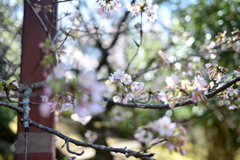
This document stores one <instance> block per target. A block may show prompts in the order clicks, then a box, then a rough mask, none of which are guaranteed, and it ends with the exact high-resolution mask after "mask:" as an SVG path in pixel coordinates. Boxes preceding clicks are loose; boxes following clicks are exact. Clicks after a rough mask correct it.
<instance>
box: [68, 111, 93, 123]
mask: <svg viewBox="0 0 240 160" xmlns="http://www.w3.org/2000/svg"><path fill="white" fill-rule="evenodd" d="M71 119H72V120H74V121H77V122H80V123H81V124H82V125H84V126H85V125H86V124H88V123H89V122H90V120H91V119H92V116H86V117H79V116H78V115H77V114H76V113H74V114H72V115H71Z"/></svg>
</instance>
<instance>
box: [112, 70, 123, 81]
mask: <svg viewBox="0 0 240 160" xmlns="http://www.w3.org/2000/svg"><path fill="white" fill-rule="evenodd" d="M124 74H125V72H124V71H121V70H120V69H117V70H116V72H114V76H115V78H116V79H120V80H121V79H122V77H123V76H124Z"/></svg>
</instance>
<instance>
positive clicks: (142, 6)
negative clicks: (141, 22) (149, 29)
mask: <svg viewBox="0 0 240 160" xmlns="http://www.w3.org/2000/svg"><path fill="white" fill-rule="evenodd" d="M127 9H128V11H130V12H132V14H133V15H132V16H133V17H135V16H137V15H138V14H139V13H147V16H148V17H149V21H150V22H155V21H156V20H157V19H158V15H157V9H158V6H157V5H156V4H155V5H152V0H146V2H145V3H132V4H130V3H129V2H128V3H127Z"/></svg>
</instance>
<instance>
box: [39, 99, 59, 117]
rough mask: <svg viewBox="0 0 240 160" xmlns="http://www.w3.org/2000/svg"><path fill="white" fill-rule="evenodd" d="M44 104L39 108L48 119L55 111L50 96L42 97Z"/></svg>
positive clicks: (41, 113)
mask: <svg viewBox="0 0 240 160" xmlns="http://www.w3.org/2000/svg"><path fill="white" fill-rule="evenodd" d="M41 98H42V103H41V104H40V106H39V113H40V115H41V116H42V117H44V118H48V117H49V116H50V114H51V112H53V111H55V109H54V107H53V103H51V102H48V96H46V95H43V96H41Z"/></svg>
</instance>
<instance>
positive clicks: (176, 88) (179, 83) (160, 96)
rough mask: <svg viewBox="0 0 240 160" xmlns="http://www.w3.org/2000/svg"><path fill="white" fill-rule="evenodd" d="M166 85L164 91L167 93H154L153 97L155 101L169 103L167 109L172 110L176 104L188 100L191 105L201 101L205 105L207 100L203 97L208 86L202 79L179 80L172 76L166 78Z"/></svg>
mask: <svg viewBox="0 0 240 160" xmlns="http://www.w3.org/2000/svg"><path fill="white" fill-rule="evenodd" d="M165 81H166V83H167V87H166V89H167V90H168V91H164V90H162V91H160V92H156V93H155V94H154V95H153V96H154V98H155V99H157V100H159V101H162V102H164V103H165V104H167V103H169V102H170V104H169V108H173V107H174V106H175V104H176V102H179V103H181V102H183V101H185V100H188V99H192V101H193V103H195V104H197V103H199V102H200V101H201V100H203V101H204V103H205V104H206V103H207V98H206V96H205V94H206V92H207V90H208V84H207V83H206V81H205V79H204V78H203V77H200V76H198V77H195V79H194V80H192V81H189V80H179V79H178V77H177V76H175V75H172V76H170V77H166V79H165Z"/></svg>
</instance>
